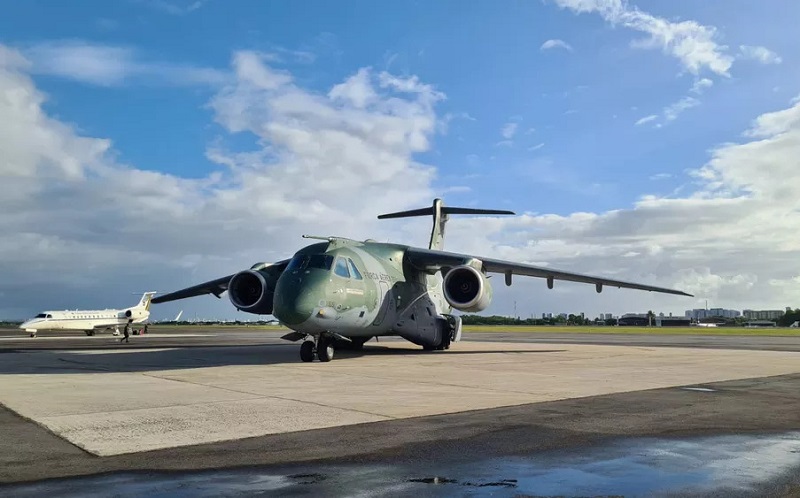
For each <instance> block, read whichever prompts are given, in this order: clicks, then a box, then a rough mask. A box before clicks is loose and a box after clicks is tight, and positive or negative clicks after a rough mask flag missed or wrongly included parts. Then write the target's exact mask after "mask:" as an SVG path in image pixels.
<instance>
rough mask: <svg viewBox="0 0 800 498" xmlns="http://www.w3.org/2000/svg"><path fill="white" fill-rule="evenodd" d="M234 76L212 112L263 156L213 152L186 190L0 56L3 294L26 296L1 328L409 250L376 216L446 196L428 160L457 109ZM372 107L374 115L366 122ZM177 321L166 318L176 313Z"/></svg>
mask: <svg viewBox="0 0 800 498" xmlns="http://www.w3.org/2000/svg"><path fill="white" fill-rule="evenodd" d="M232 66H233V67H232V71H230V74H229V75H228V81H229V83H228V84H227V85H225V86H224V88H222V89H221V90H220V91H219V92H218V94H217V95H216V96H215V97H214V98H213V100H212V101H211V104H210V107H211V109H212V110H213V111H214V113H215V119H216V120H217V121H218V122H219V123H220V124H221V125H222V126H223V127H224V128H225V129H226V130H228V131H229V132H230V133H239V132H243V133H245V134H246V135H245V136H251V137H252V141H253V143H252V147H253V148H254V151H253V152H247V153H243V152H236V151H232V150H228V149H227V148H226V145H225V138H224V137H223V138H222V140H220V141H218V142H217V143H215V144H214V145H213V146H210V147H209V149H208V152H207V155H208V157H209V158H210V159H212V160H213V161H215V162H217V163H219V164H220V165H221V166H223V168H221V169H220V170H219V171H217V172H215V173H213V174H211V175H209V176H208V177H206V178H199V179H186V178H180V177H177V176H173V175H169V174H164V173H159V172H155V171H147V170H143V169H138V168H136V167H133V166H130V165H125V164H121V163H119V162H117V161H116V160H115V154H114V153H113V145H112V143H111V142H110V141H109V140H106V139H102V138H93V137H86V136H81V135H80V134H79V133H78V132H77V131H76V130H75V129H74V128H72V127H70V126H68V125H66V124H64V123H62V122H60V121H58V120H56V119H54V118H52V117H50V116H48V115H47V113H46V112H45V111H44V110H43V107H42V106H43V104H44V102H45V101H46V98H47V97H46V96H45V95H44V94H43V93H42V92H41V91H40V90H39V89H37V88H36V86H35V85H34V83H33V81H32V79H31V78H30V76H29V74H28V70H29V68H30V67H31V64H30V62H28V61H26V59H25V58H24V57H23V56H22V55H21V54H20V53H19V52H17V51H13V50H9V49H7V48H5V47H3V46H0V115H2V116H3V120H0V150H2V151H3V152H2V154H0V178H2V181H0V213H3V214H2V215H0V230H1V231H2V232H3V233H13V234H15V236H14V237H6V238H2V240H0V292H3V293H5V294H6V296H11V297H10V298H9V299H4V302H3V305H2V306H0V308H2V309H0V316H3V317H8V316H12V317H19V318H22V317H24V316H26V315H29V314H30V313H31V312H33V311H37V309H35V308H39V307H42V306H45V307H55V308H58V307H61V306H70V307H80V306H105V305H108V306H123V305H124V304H125V303H126V302H127V301H128V300H129V299H133V297H131V296H130V294H129V292H133V291H140V290H141V289H145V290H150V289H154V290H158V291H160V292H167V291H169V290H174V289H177V288H180V287H182V286H185V285H190V284H192V283H197V282H202V281H204V280H206V279H210V278H214V277H215V276H221V275H225V274H227V273H229V272H232V271H236V270H237V269H241V268H246V267H248V266H249V265H251V264H252V263H254V262H255V261H263V260H277V259H281V258H285V257H287V256H290V255H291V254H292V253H293V251H294V250H296V249H298V248H299V247H301V246H302V245H304V243H305V242H306V241H303V240H302V239H300V238H299V235H300V234H302V233H314V234H319V233H322V234H330V235H344V236H353V237H360V238H367V237H370V236H372V237H383V238H386V237H387V236H388V235H389V234H393V235H392V237H393V238H400V239H402V238H403V237H402V235H400V234H398V233H397V231H398V226H397V224H394V225H387V224H386V223H385V222H377V221H376V220H375V216H376V215H377V214H379V213H381V212H388V211H391V210H396V209H404V208H407V207H409V206H418V205H425V204H428V203H430V199H431V198H432V197H433V196H434V194H435V193H434V191H433V190H432V189H431V186H430V185H431V182H432V180H433V178H434V171H435V170H434V169H433V168H432V167H430V166H427V165H424V164H420V163H418V162H416V161H415V160H414V159H413V156H414V154H416V153H418V152H424V151H427V150H429V149H430V138H431V137H432V136H433V135H434V134H435V133H436V130H437V122H438V117H437V114H436V112H435V110H434V106H435V105H436V103H437V102H439V101H440V100H441V99H442V98H444V95H442V94H441V93H439V92H437V91H436V90H434V89H433V88H432V87H431V86H429V85H426V84H423V83H421V82H420V81H419V80H418V79H416V78H413V77H412V78H404V77H398V76H393V75H390V74H388V73H381V74H379V75H374V74H372V73H371V72H370V71H369V70H364V71H363V72H358V73H356V74H355V75H354V76H353V77H351V78H347V79H345V81H344V82H343V83H342V84H343V85H348V84H350V85H351V86H350V87H349V89H347V91H346V89H345V87H342V86H339V87H338V88H339V91H338V92H334V91H333V89H331V92H330V93H333V94H334V95H333V96H328V95H326V94H325V93H322V94H319V93H315V92H311V91H308V90H306V89H304V88H302V87H300V86H298V85H297V84H296V83H295V82H294V80H293V78H292V75H291V74H289V73H283V72H279V71H276V70H274V69H272V68H271V67H269V66H268V65H267V64H266V63H265V62H264V61H263V59H261V58H260V57H259V55H258V54H254V53H251V52H239V53H236V54H235V56H234V58H233V62H232ZM353 78H356V81H357V84H355V85H354V83H353V81H354V80H353ZM348 82H349V83H348ZM367 87H371V91H370V89H368V88H367ZM353 88H360V90H359V91H360V92H361V93H358V91H355V90H353ZM363 95H369V96H371V97H370V98H371V100H370V99H367V100H369V102H368V103H367V104H366V105H364V106H361V104H364V103H365V102H366V101H365V100H364V99H362V97H363ZM373 95H374V96H373ZM237 142H239V141H237ZM376 165H380V167H376ZM456 191H460V192H463V191H464V189H458V188H457V189H456ZM365 206H368V208H365ZM54 269H57V271H54ZM104 289H108V291H106V290H104ZM164 306H165V307H159V308H158V309H157V310H156V312H157V313H159V312H161V310H163V312H164V313H165V314H166V313H167V312H169V313H172V312H173V311H172V309H171V307H170V305H164ZM192 306H198V308H195V309H203V310H205V312H206V313H210V312H211V311H209V310H215V311H213V312H216V313H220V314H227V315H230V314H231V313H232V311H231V308H230V305H229V304H228V303H227V302H226V301H224V300H223V301H217V300H213V299H208V300H203V299H202V298H199V299H198V300H196V301H193V302H183V303H178V304H177V305H176V306H175V308H176V309H177V308H178V307H181V308H184V307H186V308H184V309H187V308H188V309H191V307H192ZM187 313H188V312H187ZM206 316H208V315H206Z"/></svg>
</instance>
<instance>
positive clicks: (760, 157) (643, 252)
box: [450, 102, 800, 312]
mask: <svg viewBox="0 0 800 498" xmlns="http://www.w3.org/2000/svg"><path fill="white" fill-rule="evenodd" d="M744 137H745V140H744V141H741V142H739V143H726V144H722V145H719V146H717V147H715V148H713V149H712V151H711V153H710V159H709V161H708V162H707V163H706V164H704V165H698V166H697V167H695V169H693V170H692V171H691V175H690V178H691V179H692V180H693V182H694V185H695V189H694V190H693V191H692V192H691V193H689V194H685V195H683V196H671V197H660V196H653V195H650V196H643V197H642V198H641V199H640V200H639V201H638V202H636V203H635V205H634V206H632V207H631V208H626V209H616V210H612V211H606V212H597V213H594V212H583V213H573V214H568V215H554V214H536V213H529V214H525V215H524V216H521V217H517V218H508V219H496V220H479V221H475V222H472V221H471V222H469V223H461V222H459V221H458V220H456V221H455V222H453V223H452V224H453V225H454V226H453V228H451V230H450V235H451V236H453V237H454V238H455V237H458V240H459V243H460V244H462V245H463V246H464V247H470V248H472V249H474V250H476V251H482V252H483V253H485V254H495V255H497V256H500V255H502V256H503V257H506V258H508V259H515V260H520V261H539V262H543V263H546V264H548V265H550V266H552V267H555V268H562V269H571V270H576V271H583V272H586V273H594V274H605V275H609V276H615V277H618V278H624V279H628V280H639V281H649V282H653V283H655V282H658V283H660V284H664V285H668V286H674V287H676V288H679V289H683V290H686V291H688V292H690V293H694V294H696V296H697V298H696V299H690V298H685V299H684V298H673V297H671V296H657V295H654V294H643V293H625V295H624V300H625V308H624V309H620V301H619V300H620V299H622V298H621V294H619V293H617V294H615V295H614V296H612V295H610V294H611V292H610V291H604V292H603V294H601V295H599V296H597V297H596V298H593V297H590V294H591V293H593V289H592V290H591V291H586V290H585V289H583V288H581V287H579V286H577V285H576V286H569V284H561V285H560V286H559V285H558V284H556V288H557V289H558V290H559V292H560V294H557V293H553V292H548V291H546V290H540V291H539V292H536V294H535V299H534V298H525V297H524V294H523V293H519V292H520V291H516V292H517V293H516V294H513V296H514V298H517V299H519V300H520V303H519V305H520V307H522V304H521V303H522V302H523V300H524V301H525V303H526V307H529V308H532V309H538V310H541V311H555V310H557V309H559V304H560V303H564V302H576V303H577V302H580V303H582V304H581V305H580V308H581V309H577V306H573V307H570V308H568V307H566V306H564V305H563V304H561V305H560V309H561V310H563V311H568V310H574V311H581V310H589V311H592V312H601V311H603V309H606V310H610V311H615V310H617V311H638V312H643V311H646V310H647V309H654V310H656V311H658V310H665V311H672V310H675V311H678V312H680V311H681V310H684V309H689V308H692V307H695V306H703V305H704V300H705V299H708V300H709V304H711V305H717V306H724V307H732V308H738V309H743V308H755V309H758V308H770V309H774V308H778V309H781V308H783V307H784V306H792V307H797V306H800V286H798V285H797V281H796V277H797V274H798V272H797V265H796V262H797V258H798V255H800V241H798V238H797V236H796V233H797V230H798V229H800V209H798V208H800V198H798V196H797V194H796V192H795V190H796V189H795V188H794V187H793V186H794V185H795V184H796V183H797V182H798V181H800V102H796V103H793V104H792V105H791V106H790V107H788V108H786V109H782V110H777V111H774V112H768V113H765V114H762V115H761V116H758V117H757V118H756V119H755V120H754V121H753V124H752V126H751V127H750V129H749V130H747V131H746V132H745V133H744ZM451 247H452V245H451ZM487 247H490V248H491V249H487ZM623 255H629V256H630V257H626V258H622V257H621V256H623ZM518 281H519V279H517V280H515V282H514V285H515V286H516V285H518V283H517V282H518ZM520 285H521V286H522V287H523V288H524V290H525V291H531V292H533V291H535V290H536V289H541V288H542V285H541V284H539V283H536V282H534V283H526V282H523V283H521V284H520ZM502 287H503V286H496V293H497V294H496V295H499V297H498V299H502V296H506V298H511V296H512V294H511V292H512V291H510V290H506V289H503V288H502ZM606 294H609V295H606ZM590 300H591V301H590Z"/></svg>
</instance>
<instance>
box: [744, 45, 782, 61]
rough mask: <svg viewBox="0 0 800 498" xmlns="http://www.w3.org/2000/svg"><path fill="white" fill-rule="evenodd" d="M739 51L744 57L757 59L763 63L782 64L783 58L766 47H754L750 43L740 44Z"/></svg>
mask: <svg viewBox="0 0 800 498" xmlns="http://www.w3.org/2000/svg"><path fill="white" fill-rule="evenodd" d="M739 53H740V54H741V57H742V58H744V59H752V60H756V61H758V62H760V63H762V64H780V63H781V62H783V59H781V57H780V56H779V55H778V54H776V53H775V52H773V51H772V50H770V49H768V48H766V47H752V46H748V45H740V46H739Z"/></svg>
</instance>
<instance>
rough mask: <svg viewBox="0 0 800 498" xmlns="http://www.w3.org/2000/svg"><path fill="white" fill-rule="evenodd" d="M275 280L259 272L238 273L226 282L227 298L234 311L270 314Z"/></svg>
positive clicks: (245, 271) (246, 271)
mask: <svg viewBox="0 0 800 498" xmlns="http://www.w3.org/2000/svg"><path fill="white" fill-rule="evenodd" d="M274 295H275V278H274V277H273V276H272V275H269V274H266V275H265V274H264V273H262V272H260V271H254V270H244V271H240V272H239V273H237V274H236V275H234V276H233V277H231V280H230V282H228V298H229V299H230V300H231V303H232V304H233V305H234V306H236V309H238V310H241V311H245V312H247V313H254V314H257V315H271V314H272V300H273V297H274Z"/></svg>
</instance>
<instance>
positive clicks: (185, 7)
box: [140, 0, 209, 16]
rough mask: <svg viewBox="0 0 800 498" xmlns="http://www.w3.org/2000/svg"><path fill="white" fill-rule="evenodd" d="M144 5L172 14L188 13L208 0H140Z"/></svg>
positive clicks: (181, 14)
mask: <svg viewBox="0 0 800 498" xmlns="http://www.w3.org/2000/svg"><path fill="white" fill-rule="evenodd" d="M140 1H141V2H143V3H144V4H145V5H147V6H149V7H152V8H154V9H156V10H159V11H161V12H164V13H166V14H172V15H174V16H183V15H186V14H190V13H192V12H194V11H196V10H197V9H199V8H201V7H202V6H203V5H205V4H206V3H208V1H209V0H169V1H168V0H140Z"/></svg>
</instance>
